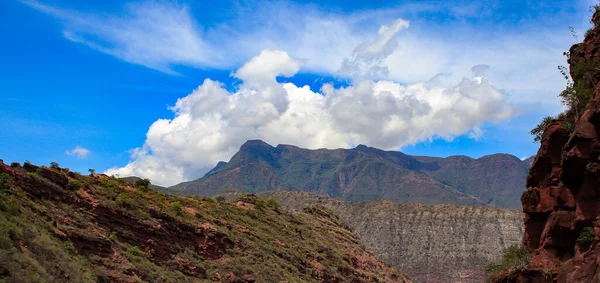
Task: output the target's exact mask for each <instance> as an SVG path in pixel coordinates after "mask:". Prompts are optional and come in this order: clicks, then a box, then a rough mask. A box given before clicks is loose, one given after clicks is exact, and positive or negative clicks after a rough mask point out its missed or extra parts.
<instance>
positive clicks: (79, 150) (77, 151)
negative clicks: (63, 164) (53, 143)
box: [65, 145, 92, 159]
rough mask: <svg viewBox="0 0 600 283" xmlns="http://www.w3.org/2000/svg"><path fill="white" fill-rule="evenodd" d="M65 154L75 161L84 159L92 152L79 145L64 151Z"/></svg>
mask: <svg viewBox="0 0 600 283" xmlns="http://www.w3.org/2000/svg"><path fill="white" fill-rule="evenodd" d="M65 153H66V154H67V155H70V156H75V157H76V158H77V159H86V158H87V157H88V156H89V155H90V154H92V152H91V151H90V150H89V149H87V148H84V147H82V146H80V145H78V146H75V147H74V148H73V149H71V150H67V151H65Z"/></svg>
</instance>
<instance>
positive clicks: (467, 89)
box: [106, 50, 511, 185]
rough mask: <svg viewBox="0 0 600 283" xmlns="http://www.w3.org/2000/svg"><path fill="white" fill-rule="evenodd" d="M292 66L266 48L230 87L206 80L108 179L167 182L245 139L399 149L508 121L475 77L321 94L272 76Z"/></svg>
mask: <svg viewBox="0 0 600 283" xmlns="http://www.w3.org/2000/svg"><path fill="white" fill-rule="evenodd" d="M299 66H300V64H299V63H298V62H296V61H295V60H294V59H292V58H291V57H290V56H289V55H288V54H287V53H286V52H284V51H276V50H264V51H263V52H261V53H260V54H259V55H258V56H256V57H254V58H252V59H251V60H250V61H249V62H248V63H246V64H245V65H243V66H242V67H241V68H239V70H238V71H237V72H235V73H234V76H236V77H238V78H240V79H242V80H243V83H242V84H241V85H240V87H239V89H237V91H235V92H229V91H228V90H226V88H225V86H224V85H222V84H221V83H219V82H216V81H213V80H210V79H206V80H205V81H204V82H203V83H202V84H201V85H200V86H199V87H198V88H197V89H196V90H194V91H193V92H192V93H191V94H189V95H188V96H186V97H183V98H180V99H178V100H177V102H176V103H175V106H173V107H172V108H171V110H172V111H173V112H174V117H173V118H172V119H160V120H157V121H156V122H154V123H153V124H152V125H151V126H150V129H149V130H148V133H147V138H146V142H145V144H144V145H143V147H141V148H139V149H136V150H134V151H133V153H134V154H133V155H132V161H131V162H130V163H129V164H127V165H126V166H124V167H121V168H117V167H115V168H111V169H109V170H107V172H106V174H118V175H120V176H128V175H136V176H140V177H145V178H150V179H151V180H152V181H153V182H154V183H156V184H161V185H173V184H175V183H178V182H181V181H185V180H190V179H193V178H198V177H200V176H202V174H203V173H205V172H206V171H207V170H209V169H210V168H211V167H212V166H214V165H215V164H216V163H217V162H218V161H221V160H229V158H230V157H231V156H232V155H233V154H234V153H235V152H237V150H238V149H239V147H240V145H242V144H243V143H244V142H245V141H246V140H248V139H262V140H264V141H266V142H268V143H271V144H274V145H275V144H278V143H282V144H294V145H298V146H300V147H306V148H312V149H316V148H349V147H352V146H354V145H357V144H359V143H362V144H368V145H370V146H374V147H379V148H383V149H398V148H400V147H401V146H403V145H406V144H414V143H416V142H419V141H423V140H429V139H433V138H437V137H440V138H444V139H448V140H450V139H452V138H454V137H455V136H458V135H462V134H469V136H471V137H477V136H479V135H481V130H480V128H479V127H480V126H481V125H482V124H484V123H486V122H494V121H499V120H503V119H507V118H509V117H510V115H511V109H510V107H509V106H508V105H507V104H506V103H505V97H504V95H503V93H502V92H501V91H499V90H498V89H496V88H494V87H493V86H492V85H491V83H490V82H489V81H488V80H487V79H485V78H482V77H473V78H464V79H462V80H460V81H458V82H456V83H454V85H452V86H450V87H445V88H444V87H429V86H428V85H427V84H426V83H425V82H420V83H415V84H411V85H403V84H400V83H396V82H393V81H386V80H380V81H372V80H360V81H356V82H354V84H353V85H351V86H348V87H342V88H335V87H333V86H332V85H330V84H326V85H324V86H323V87H322V89H321V91H320V92H313V91H311V90H310V88H309V87H308V86H297V85H294V84H292V83H283V84H280V83H277V82H276V80H275V76H278V75H283V76H293V75H294V74H295V73H296V72H298V70H299Z"/></svg>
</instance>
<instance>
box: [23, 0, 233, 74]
mask: <svg viewBox="0 0 600 283" xmlns="http://www.w3.org/2000/svg"><path fill="white" fill-rule="evenodd" d="M23 3H25V4H27V5H29V6H31V7H32V8H35V9H37V10H39V11H41V12H43V13H46V14H49V15H51V16H53V17H55V18H57V19H59V20H60V21H61V22H62V23H63V24H64V26H65V30H64V31H63V35H64V36H65V38H66V39H68V40H71V41H73V42H77V43H81V44H85V45H87V46H88V47H90V48H93V49H96V50H98V51H100V52H103V53H106V54H110V55H113V56H115V57H117V58H120V59H122V60H124V61H127V62H130V63H133V64H140V65H143V66H146V67H148V68H152V69H156V70H159V71H161V72H165V73H170V74H176V72H175V71H174V69H173V67H174V66H177V65H188V66H198V67H201V66H211V67H216V66H220V65H222V62H221V54H219V53H217V52H215V51H214V50H213V49H212V47H211V46H210V45H209V44H207V43H206V42H205V41H204V39H203V38H202V31H201V28H200V27H199V26H198V25H197V23H196V22H195V20H194V19H193V18H192V16H191V14H190V11H189V8H188V7H187V6H186V5H183V4H177V3H173V2H159V1H157V2H143V3H130V4H127V5H126V6H125V9H124V12H123V13H122V14H119V15H100V14H91V13H80V12H77V11H71V10H67V9H61V8H57V7H52V6H49V5H45V4H42V3H40V2H37V1H33V0H25V1H23Z"/></svg>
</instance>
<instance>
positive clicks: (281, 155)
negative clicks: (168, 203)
mask: <svg viewBox="0 0 600 283" xmlns="http://www.w3.org/2000/svg"><path fill="white" fill-rule="evenodd" d="M527 170H528V165H527V164H526V163H525V162H523V161H521V160H519V159H518V158H516V157H514V156H512V155H506V154H495V155H490V156H484V157H482V158H479V159H473V158H470V157H466V156H453V157H448V158H434V157H423V156H419V157H417V156H409V155H406V154H403V153H401V152H398V151H383V150H379V149H376V148H371V147H367V146H364V145H359V146H357V147H356V148H354V149H336V150H327V149H318V150H308V149H302V148H298V147H295V146H291V145H278V146H277V147H272V146H271V145H269V144H266V143H264V142H262V141H258V140H254V141H248V142H246V143H245V144H244V145H242V147H241V148H240V151H239V152H238V153H237V154H235V155H234V156H233V157H232V158H231V160H230V161H229V162H228V163H225V162H220V163H219V164H218V165H217V166H216V167H215V168H214V169H213V170H211V171H210V172H208V173H207V174H206V176H204V177H203V178H200V179H198V180H195V181H191V182H185V183H181V184H178V185H176V186H173V187H171V188H170V189H172V190H175V191H181V192H182V193H185V194H190V195H195V194H199V195H214V194H217V193H219V192H222V191H223V190H226V189H228V188H232V187H233V188H238V189H241V190H243V191H246V192H260V191H265V190H297V191H307V192H313V193H318V194H323V195H328V196H331V197H335V198H339V199H343V200H351V201H362V200H378V199H388V200H393V201H398V202H418V203H423V204H440V203H448V204H462V205H492V206H499V207H509V208H516V207H520V202H519V197H518V196H519V195H520V193H521V192H522V191H523V187H524V182H525V177H526V176H527Z"/></svg>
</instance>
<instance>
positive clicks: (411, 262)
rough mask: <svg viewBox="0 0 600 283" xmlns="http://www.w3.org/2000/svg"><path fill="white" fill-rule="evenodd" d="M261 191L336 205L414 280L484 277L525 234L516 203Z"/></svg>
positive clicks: (295, 204) (296, 202)
mask: <svg viewBox="0 0 600 283" xmlns="http://www.w3.org/2000/svg"><path fill="white" fill-rule="evenodd" d="M260 195H261V196H263V197H273V198H275V199H277V200H278V201H279V202H280V203H281V204H282V206H283V207H284V208H288V209H292V210H296V211H301V210H302V209H303V208H304V207H305V206H307V205H323V206H325V207H329V208H331V209H333V211H334V213H335V214H336V215H338V216H339V217H340V219H341V220H342V221H343V222H344V223H346V224H348V225H349V226H350V227H352V229H353V231H354V232H355V233H356V235H358V237H359V238H360V240H361V241H362V243H364V245H365V246H366V247H367V248H368V249H369V250H370V251H371V252H373V253H374V254H375V255H376V256H377V257H378V258H379V259H381V260H384V261H385V262H387V263H389V264H391V265H392V266H394V267H397V268H399V269H400V270H403V271H405V272H407V274H408V275H409V276H410V278H412V279H413V280H415V281H416V282H481V281H483V280H484V278H485V272H484V266H485V264H486V263H488V262H490V261H492V260H494V259H495V258H497V257H499V256H500V255H501V252H502V250H503V249H504V248H506V247H507V246H510V245H512V244H515V243H519V242H520V241H521V239H522V236H523V224H522V223H523V214H522V213H521V212H520V211H518V210H512V209H501V208H492V207H481V206H480V207H472V206H457V205H433V206H427V205H421V204H414V203H395V202H391V201H369V202H346V201H341V200H336V199H332V198H329V197H325V196H320V195H316V194H311V193H306V192H285V191H275V192H265V193H261V194H260Z"/></svg>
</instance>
